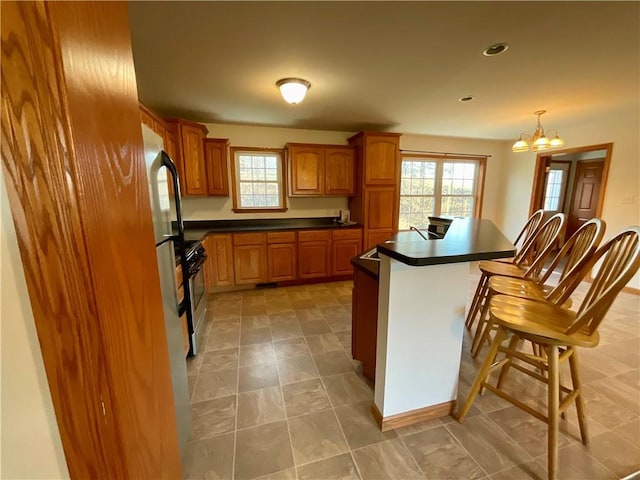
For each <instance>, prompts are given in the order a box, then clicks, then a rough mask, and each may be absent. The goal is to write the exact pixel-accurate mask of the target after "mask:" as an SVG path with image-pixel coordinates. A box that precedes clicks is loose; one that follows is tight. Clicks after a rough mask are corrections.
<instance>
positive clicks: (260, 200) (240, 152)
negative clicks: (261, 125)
mask: <svg viewBox="0 0 640 480" xmlns="http://www.w3.org/2000/svg"><path fill="white" fill-rule="evenodd" d="M231 155H232V157H233V164H232V169H231V175H232V177H233V210H234V211H235V212H247V213H250V212H256V211H260V212H263V211H269V212H274V211H279V212H283V211H286V207H285V194H284V183H283V180H282V178H283V160H282V158H283V152H282V150H279V149H273V150H271V149H261V148H249V147H231Z"/></svg>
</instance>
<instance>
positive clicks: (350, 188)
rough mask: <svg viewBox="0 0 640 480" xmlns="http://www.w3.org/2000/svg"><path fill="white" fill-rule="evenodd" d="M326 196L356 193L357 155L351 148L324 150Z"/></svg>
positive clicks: (329, 148) (328, 148)
mask: <svg viewBox="0 0 640 480" xmlns="http://www.w3.org/2000/svg"><path fill="white" fill-rule="evenodd" d="M324 171H325V175H324V179H325V188H324V193H325V195H353V194H354V193H355V189H354V185H355V181H354V177H355V172H356V171H355V155H354V150H353V148H351V147H344V148H338V147H327V148H325V150H324Z"/></svg>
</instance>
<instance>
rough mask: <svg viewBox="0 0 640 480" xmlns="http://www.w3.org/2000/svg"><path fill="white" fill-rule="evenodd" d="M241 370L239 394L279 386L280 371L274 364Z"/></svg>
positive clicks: (261, 364) (262, 364) (252, 366)
mask: <svg viewBox="0 0 640 480" xmlns="http://www.w3.org/2000/svg"><path fill="white" fill-rule="evenodd" d="M239 370H240V372H239V378H238V392H249V391H251V390H258V389H260V388H267V387H275V386H277V385H279V382H278V369H277V368H276V364H275V363H274V362H271V363H259V364H257V365H249V366H247V367H240V369H239Z"/></svg>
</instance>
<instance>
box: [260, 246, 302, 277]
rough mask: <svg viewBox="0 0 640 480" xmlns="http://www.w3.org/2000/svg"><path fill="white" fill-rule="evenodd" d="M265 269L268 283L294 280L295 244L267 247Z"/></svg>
mask: <svg viewBox="0 0 640 480" xmlns="http://www.w3.org/2000/svg"><path fill="white" fill-rule="evenodd" d="M267 255H268V258H267V269H268V280H269V281H270V282H283V281H286V280H295V279H296V276H297V275H296V244H295V243H274V244H270V245H268V246H267Z"/></svg>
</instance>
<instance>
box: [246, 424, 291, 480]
mask: <svg viewBox="0 0 640 480" xmlns="http://www.w3.org/2000/svg"><path fill="white" fill-rule="evenodd" d="M235 451H236V455H235V468H234V478H236V479H238V480H244V479H252V478H257V477H261V476H265V475H269V474H273V473H276V472H280V471H282V470H285V469H288V468H291V467H293V456H292V454H291V442H290V440H289V431H288V429H287V424H286V422H274V423H268V424H266V425H260V426H258V427H253V428H247V429H244V430H239V431H238V432H237V433H236V450H235Z"/></svg>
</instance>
